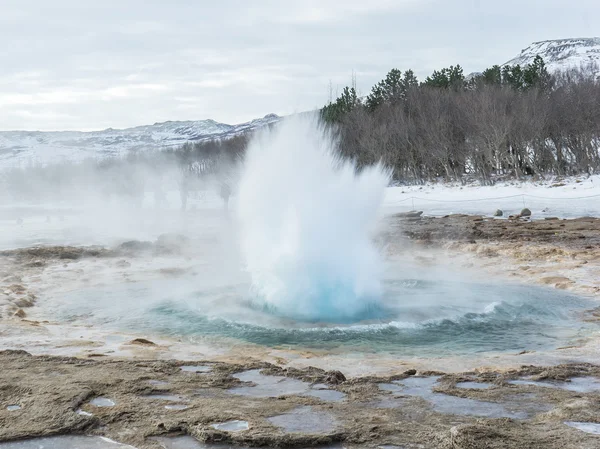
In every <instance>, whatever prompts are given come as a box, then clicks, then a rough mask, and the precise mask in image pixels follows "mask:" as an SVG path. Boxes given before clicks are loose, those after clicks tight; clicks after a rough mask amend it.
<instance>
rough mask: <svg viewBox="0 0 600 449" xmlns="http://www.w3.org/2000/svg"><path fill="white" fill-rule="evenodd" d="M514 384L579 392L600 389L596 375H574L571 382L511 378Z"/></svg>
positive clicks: (510, 382)
mask: <svg viewBox="0 0 600 449" xmlns="http://www.w3.org/2000/svg"><path fill="white" fill-rule="evenodd" d="M508 383H509V384H512V385H533V386H536V387H546V388H559V389H561V390H568V391H575V392H577V393H592V392H594V391H600V381H599V380H598V379H596V378H595V377H574V378H572V379H571V381H570V382H559V381H540V380H531V379H519V380H509V381H508Z"/></svg>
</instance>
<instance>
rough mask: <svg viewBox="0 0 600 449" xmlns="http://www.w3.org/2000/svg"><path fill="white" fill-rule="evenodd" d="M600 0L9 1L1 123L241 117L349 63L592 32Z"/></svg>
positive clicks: (298, 96) (1, 29) (413, 58)
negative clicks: (485, 0)
mask: <svg viewBox="0 0 600 449" xmlns="http://www.w3.org/2000/svg"><path fill="white" fill-rule="evenodd" d="M598 13H600V5H597V2H596V1H586V0H574V1H570V2H566V1H559V0H546V1H541V0H540V1H538V0H530V1H516V0H505V1H503V2H500V3H498V2H481V1H474V0H454V1H452V2H448V1H444V0H370V1H364V0H363V1H357V0H329V1H324V0H321V1H317V0H304V1H302V2H292V1H289V2H288V1H275V0H263V1H256V2H247V1H240V0H222V1H219V2H205V1H193V0H175V1H172V2H165V1H158V0H143V1H142V0H120V1H116V0H105V1H103V2H82V1H80V0H78V1H75V0H54V1H52V2H47V1H45V0H39V1H33V0H18V1H17V0H3V2H2V4H1V5H0V39H1V41H2V42H3V44H4V45H3V52H2V53H0V67H2V71H0V129H44V130H48V129H101V128H106V127H127V126H134V125H139V124H147V123H153V122H156V121H164V120H186V119H202V118H214V119H215V120H219V121H224V122H229V123H235V122H240V121H245V120H249V119H252V118H256V117H258V116H262V115H265V114H267V113H269V112H276V113H279V114H285V113H291V112H294V111H301V110H306V109H310V108H313V107H316V106H320V105H322V104H323V103H324V102H325V101H326V100H327V95H328V86H329V82H330V81H331V83H332V84H333V85H334V87H335V86H340V87H342V86H343V85H345V84H348V83H349V82H350V79H351V74H352V72H353V71H354V72H355V73H356V76H357V83H358V87H359V89H360V90H361V91H362V93H363V94H366V93H368V91H369V89H370V86H372V85H373V84H374V83H375V82H377V81H378V80H379V79H381V78H382V77H383V76H385V74H386V73H387V71H388V70H389V69H390V68H392V67H397V68H400V69H402V70H404V69H407V68H412V69H413V70H415V72H416V73H417V74H418V75H419V76H420V77H424V76H426V75H427V74H429V73H430V72H431V71H432V70H434V69H436V68H441V67H444V66H447V65H450V64H456V63H460V64H461V65H462V66H463V67H464V68H465V71H466V72H470V71H475V70H480V69H482V68H484V67H486V66H489V65H492V64H495V63H502V62H505V61H506V60H508V59H510V58H511V57H513V56H515V55H516V54H517V53H518V52H519V51H520V49H521V48H523V47H525V46H527V45H529V44H530V43H531V42H533V41H537V40H544V39H555V38H561V37H586V36H593V35H594V34H597V31H596V26H595V21H594V20H593V19H594V17H597V16H598Z"/></svg>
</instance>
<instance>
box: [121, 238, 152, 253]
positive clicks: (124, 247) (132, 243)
mask: <svg viewBox="0 0 600 449" xmlns="http://www.w3.org/2000/svg"><path fill="white" fill-rule="evenodd" d="M117 248H118V249H119V250H121V251H127V252H142V251H149V250H151V249H152V242H142V241H139V240H129V241H127V242H123V243H121V244H120V245H119V246H118V247H117Z"/></svg>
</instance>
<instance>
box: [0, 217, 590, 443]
mask: <svg viewBox="0 0 600 449" xmlns="http://www.w3.org/2000/svg"><path fill="white" fill-rule="evenodd" d="M389 225H390V226H389V227H388V228H387V230H386V232H384V233H383V235H382V238H383V240H384V241H385V242H386V244H387V246H388V250H389V252H390V253H392V254H394V253H397V252H399V251H401V250H404V249H406V248H407V247H412V248H415V249H417V251H416V254H417V256H416V259H417V260H418V261H419V263H421V264H422V265H423V266H427V265H432V264H435V263H436V260H435V259H436V257H438V255H440V254H444V255H445V256H447V257H459V260H460V263H461V264H464V265H465V266H468V265H476V266H477V267H478V268H482V269H484V270H485V271H486V272H489V273H490V275H492V274H494V275H501V276H507V277H508V278H509V279H510V278H514V279H518V280H520V281H524V282H534V283H539V284H545V285H549V286H554V287H556V288H561V289H569V290H572V291H574V292H578V293H585V294H588V295H591V296H597V295H599V294H600V245H598V243H600V242H599V241H600V232H599V231H600V220H598V219H595V218H581V219H576V220H558V219H556V220H541V221H529V220H524V219H512V220H507V219H491V218H484V217H476V216H466V215H452V216H447V217H442V218H428V217H421V216H420V215H418V214H410V215H408V216H407V215H402V216H396V217H391V218H390V219H389ZM186 244H187V242H186V241H185V238H183V237H177V236H170V237H169V236H167V237H163V238H162V239H159V240H158V241H157V242H127V243H125V244H123V245H121V246H119V247H117V248H112V249H106V248H96V247H94V248H75V247H43V248H26V249H20V250H12V251H4V252H0V321H2V322H3V325H4V327H3V328H2V329H7V328H8V327H7V326H31V327H32V329H33V328H36V329H37V328H40V327H41V326H42V325H43V322H39V321H35V320H32V319H31V318H30V317H29V314H30V310H33V309H32V308H34V307H35V304H36V301H37V296H38V295H39V294H40V293H43V289H40V287H39V285H37V284H36V280H39V279H40V276H41V275H42V274H43V273H45V272H46V271H47V270H50V271H51V270H55V271H56V272H58V271H59V270H60V269H64V271H65V272H68V273H69V275H70V276H74V277H82V276H83V277H84V275H87V274H86V273H83V271H82V273H80V274H78V273H76V272H75V271H76V270H74V268H73V267H74V266H75V265H74V264H76V263H77V262H78V261H82V260H87V261H92V262H94V263H96V262H97V263H98V264H105V263H106V264H110V265H111V267H120V268H121V269H122V270H123V271H124V272H127V271H128V270H130V269H131V268H130V267H131V264H132V263H134V264H135V260H134V259H135V257H136V256H138V255H139V254H142V253H143V254H147V255H150V256H156V257H161V256H164V255H165V254H167V255H168V254H171V253H174V252H175V253H181V252H185V248H186ZM98 266H99V265H98ZM77 269H79V268H77ZM178 269H179V270H183V269H185V267H184V268H181V267H170V266H168V265H166V266H165V267H164V268H161V270H163V271H162V272H161V273H162V275H165V276H171V275H177V270H178ZM173 270H175V271H173ZM69 279H71V278H69ZM79 282H80V283H81V285H83V284H85V282H86V280H85V279H79ZM78 285H79V284H78ZM594 317H595V315H594V314H593V313H592V314H591V315H590V317H588V319H595V318H594ZM598 317H600V313H599V314H597V316H596V318H598ZM1 333H2V330H1V329H0V335H1ZM40 335H41V334H40ZM129 345H130V346H132V347H136V348H139V352H138V353H137V354H138V358H137V359H123V358H117V357H109V356H106V354H102V357H99V356H98V354H94V353H93V350H92V352H89V353H87V354H86V358H82V357H77V358H69V357H51V356H33V355H30V354H28V353H27V352H24V351H2V352H0V366H1V367H2V368H1V369H0V442H2V441H7V440H14V439H22V438H26V437H35V436H45V435H55V434H73V433H78V434H89V435H102V436H107V437H110V438H113V439H115V440H117V441H120V442H124V443H128V444H132V445H134V446H135V447H137V448H140V449H143V448H158V447H161V446H160V445H159V443H158V442H157V441H156V440H154V439H152V438H151V437H155V436H161V435H162V436H164V435H174V434H187V435H191V436H193V437H195V438H196V439H198V440H200V441H207V442H225V443H232V444H235V445H243V446H268V447H288V446H293V447H315V446H318V445H322V444H332V443H343V445H344V446H345V447H350V448H352V447H377V446H381V445H397V446H400V447H406V448H417V447H420V448H465V449H466V448H469V449H470V448H534V447H543V448H559V447H560V448H573V449H575V448H595V447H600V436H596V435H592V434H588V433H585V432H582V431H580V430H577V429H574V428H571V427H568V426H567V425H565V424H564V423H565V422H566V421H584V422H596V423H599V422H600V420H599V419H598V416H600V391H591V392H578V391H570V390H564V389H560V388H544V387H541V386H531V385H514V384H510V383H508V381H510V380H511V379H517V378H531V379H534V380H544V379H546V380H551V381H552V380H560V381H565V380H567V381H568V380H572V379H576V378H580V377H582V376H592V377H596V378H598V379H600V367H598V366H594V365H589V364H567V365H561V366H556V367H536V366H522V367H521V368H519V369H509V370H500V369H481V370H474V371H471V372H465V373H460V374H456V373H454V374H445V373H443V372H437V373H433V372H424V371H423V372H421V371H418V372H416V371H413V370H409V371H402V370H399V372H398V373H397V374H396V375H395V376H391V377H390V376H384V377H374V376H361V377H351V376H350V375H348V376H347V378H346V376H343V375H341V374H339V373H336V372H328V371H325V370H320V369H317V368H310V367H306V368H302V369H293V368H284V367H281V366H276V365H272V364H269V363H266V362H260V361H248V362H238V363H232V362H229V363H227V362H226V361H219V362H215V361H214V360H215V359H211V360H212V361H199V362H198V363H202V364H203V365H206V366H210V368H211V369H210V371H209V372H207V373H204V374H197V373H189V372H184V371H182V370H181V369H180V367H181V365H183V364H184V362H181V361H175V360H156V359H154V357H153V358H152V359H148V358H144V355H146V354H148V353H150V352H152V349H153V345H154V343H153V342H151V341H144V340H139V341H132V342H129ZM186 364H189V362H186ZM330 368H334V367H330ZM248 369H262V370H263V372H264V373H266V374H276V375H280V376H283V377H286V378H293V379H302V380H304V381H306V382H309V383H324V384H325V385H327V387H328V388H329V389H331V390H335V391H339V392H341V393H344V394H346V398H345V399H344V400H343V401H340V402H330V401H326V400H321V399H319V398H315V397H305V396H300V395H295V394H283V395H279V396H278V395H276V396H277V397H261V398H257V397H241V396H236V395H232V394H230V392H228V391H227V389H229V388H232V387H236V386H239V385H241V382H240V381H239V380H237V379H236V378H234V377H233V376H232V374H234V373H236V372H240V371H244V370H248ZM433 374H437V375H439V376H441V377H440V378H439V381H438V383H437V384H436V385H435V387H434V391H435V392H438V393H440V394H444V395H446V396H448V397H455V398H465V399H472V400H477V401H484V402H492V403H503V404H505V405H506V407H514V408H515V410H518V409H519V408H520V407H525V405H526V404H525V405H524V403H525V402H531V403H535V404H539V405H540V407H539V409H538V410H533V411H531V410H530V414H529V415H528V416H527V418H523V419H517V418H510V417H496V418H492V417H481V416H470V415H465V414H463V412H464V410H460V407H459V408H457V410H456V412H455V413H448V411H447V410H446V411H444V412H440V411H439V410H436V409H435V407H432V404H431V403H429V402H428V401H427V400H425V399H423V398H421V397H413V396H406V395H403V394H400V396H399V398H398V397H395V396H394V394H393V393H390V392H389V391H386V390H385V389H381V388H380V387H379V384H389V383H390V382H392V381H394V380H402V379H405V378H408V377H414V376H417V377H418V376H429V375H433ZM462 380H469V381H473V382H488V383H491V384H493V386H492V387H491V388H489V389H485V390H479V389H459V388H457V387H456V383H457V382H459V381H462ZM150 381H159V383H156V382H155V383H152V382H150ZM151 394H169V395H178V396H180V397H182V398H185V404H186V405H187V406H188V408H186V409H183V410H167V409H165V408H164V403H162V402H157V401H156V400H151V399H148V398H144V397H143V396H147V395H151ZM99 396H101V397H107V398H111V399H112V400H114V401H115V403H116V404H115V405H114V406H112V407H94V406H93V405H92V404H90V400H92V399H93V398H95V397H99ZM386 401H387V402H386ZM389 401H391V402H389ZM394 401H400V402H397V403H396V402H394ZM511 401H512V402H511ZM390 403H391V404H396V405H395V406H389V404H390ZM386 404H388V405H386ZM11 405H18V406H19V407H20V408H19V409H17V410H12V411H11V410H8V409H7V407H9V406H11ZM299 407H310V410H311V413H314V414H316V415H315V416H326V417H327V419H328V420H330V421H331V422H333V423H335V425H334V426H333V428H332V429H330V430H328V431H325V432H318V433H311V432H309V431H306V432H300V433H290V432H285V431H283V430H282V429H281V428H280V427H278V426H276V425H274V424H273V423H272V422H270V421H269V420H268V419H267V418H269V417H272V416H276V415H285V414H286V413H290V412H292V411H293V410H295V409H298V408H299ZM78 411H79V412H78ZM82 412H85V413H82ZM89 414H91V415H89ZM319 414H322V415H319ZM230 420H244V421H248V423H249V426H250V427H249V429H248V430H246V431H242V432H227V431H222V430H216V429H214V428H213V427H212V424H214V423H216V422H226V421H230ZM0 447H1V444H0Z"/></svg>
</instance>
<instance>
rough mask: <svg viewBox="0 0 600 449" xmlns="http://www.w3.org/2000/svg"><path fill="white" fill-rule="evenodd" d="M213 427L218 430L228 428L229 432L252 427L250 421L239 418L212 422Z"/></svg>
mask: <svg viewBox="0 0 600 449" xmlns="http://www.w3.org/2000/svg"><path fill="white" fill-rule="evenodd" d="M211 427H212V428H213V429H217V430H226V431H227V432H239V431H241V430H248V429H249V428H250V426H249V424H248V421H239V420H234V421H227V422H222V423H216V424H211Z"/></svg>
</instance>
